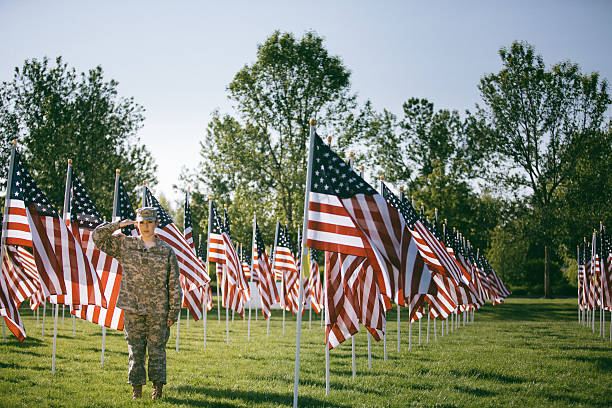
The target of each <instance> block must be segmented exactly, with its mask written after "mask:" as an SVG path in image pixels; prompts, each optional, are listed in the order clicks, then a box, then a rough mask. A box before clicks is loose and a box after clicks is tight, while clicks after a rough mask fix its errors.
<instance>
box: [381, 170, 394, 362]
mask: <svg viewBox="0 0 612 408" xmlns="http://www.w3.org/2000/svg"><path fill="white" fill-rule="evenodd" d="M384 178H385V177H384V176H383V175H381V176H380V181H379V184H378V186H379V189H380V191H382V189H383V180H384ZM398 338H399V336H398ZM383 360H384V361H387V330H385V332H384V333H383Z"/></svg>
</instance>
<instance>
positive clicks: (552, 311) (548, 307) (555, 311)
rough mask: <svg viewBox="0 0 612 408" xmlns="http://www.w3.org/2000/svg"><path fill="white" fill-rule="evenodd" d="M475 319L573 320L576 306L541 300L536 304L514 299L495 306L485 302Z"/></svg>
mask: <svg viewBox="0 0 612 408" xmlns="http://www.w3.org/2000/svg"><path fill="white" fill-rule="evenodd" d="M476 320H489V321H492V320H496V321H528V322H533V321H551V320H552V321H575V320H576V308H575V307H572V306H569V305H567V304H559V303H555V302H553V301H546V300H542V301H541V302H538V303H537V305H536V304H533V303H531V302H528V301H525V302H521V301H516V302H513V303H502V304H501V305H497V306H490V305H488V304H487V306H486V307H483V308H482V309H480V310H479V311H478V313H477V314H476Z"/></svg>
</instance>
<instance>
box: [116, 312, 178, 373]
mask: <svg viewBox="0 0 612 408" xmlns="http://www.w3.org/2000/svg"><path fill="white" fill-rule="evenodd" d="M123 320H124V323H125V325H124V330H125V339H126V340H127V344H128V354H129V369H128V383H130V384H132V385H145V384H146V382H147V377H146V375H145V351H146V349H147V347H148V348H149V381H151V382H154V383H162V384H166V343H167V342H168V337H169V336H170V328H169V327H168V326H167V325H166V321H167V316H166V315H165V314H164V315H138V314H135V313H128V312H125V313H124V318H123Z"/></svg>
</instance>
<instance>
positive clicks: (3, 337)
mask: <svg viewBox="0 0 612 408" xmlns="http://www.w3.org/2000/svg"><path fill="white" fill-rule="evenodd" d="M4 330H5V328H4V319H2V342H3V343H6V333H5V331H4Z"/></svg>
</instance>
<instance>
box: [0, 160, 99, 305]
mask: <svg viewBox="0 0 612 408" xmlns="http://www.w3.org/2000/svg"><path fill="white" fill-rule="evenodd" d="M11 184H12V185H11V186H9V187H10V191H9V196H8V200H9V215H12V214H16V213H19V214H22V211H23V209H25V215H26V217H25V218H23V217H21V215H20V218H19V220H20V221H19V222H17V221H15V217H13V218H12V219H9V220H8V221H9V223H8V226H7V237H6V244H7V245H24V236H28V238H30V241H29V242H30V245H31V246H32V247H33V249H34V259H35V262H36V268H37V270H38V273H39V274H40V278H41V287H42V290H43V293H44V295H45V297H48V296H51V298H50V299H51V301H52V302H61V303H64V304H66V305H71V306H72V307H73V308H79V307H80V306H82V305H98V306H102V307H106V299H105V297H104V295H103V294H102V291H101V283H100V280H99V278H98V275H97V273H96V271H95V268H94V266H93V265H92V264H91V262H90V260H89V258H88V257H87V255H86V254H85V253H84V251H83V249H82V247H81V245H79V243H78V241H77V239H76V238H75V237H74V235H73V234H72V232H71V230H69V229H68V227H67V226H66V224H64V221H63V220H62V219H61V218H60V216H59V215H58V213H57V212H56V211H55V209H54V208H53V206H52V205H51V203H50V202H49V200H48V199H47V197H46V196H45V195H44V193H43V192H42V191H41V190H40V189H39V188H38V186H37V185H36V183H35V182H34V179H33V178H32V177H31V176H30V174H29V173H28V172H27V170H26V169H25V167H24V166H23V164H22V163H21V160H20V158H19V154H17V153H15V161H14V165H13V174H12V183H11ZM24 220H27V224H25V223H22V222H23V221H24ZM26 227H27V228H26ZM26 229H27V230H28V231H29V234H27V232H26V231H25V230H26ZM24 233H25V234H24ZM27 243H28V242H27V239H26V240H25V244H27Z"/></svg>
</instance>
